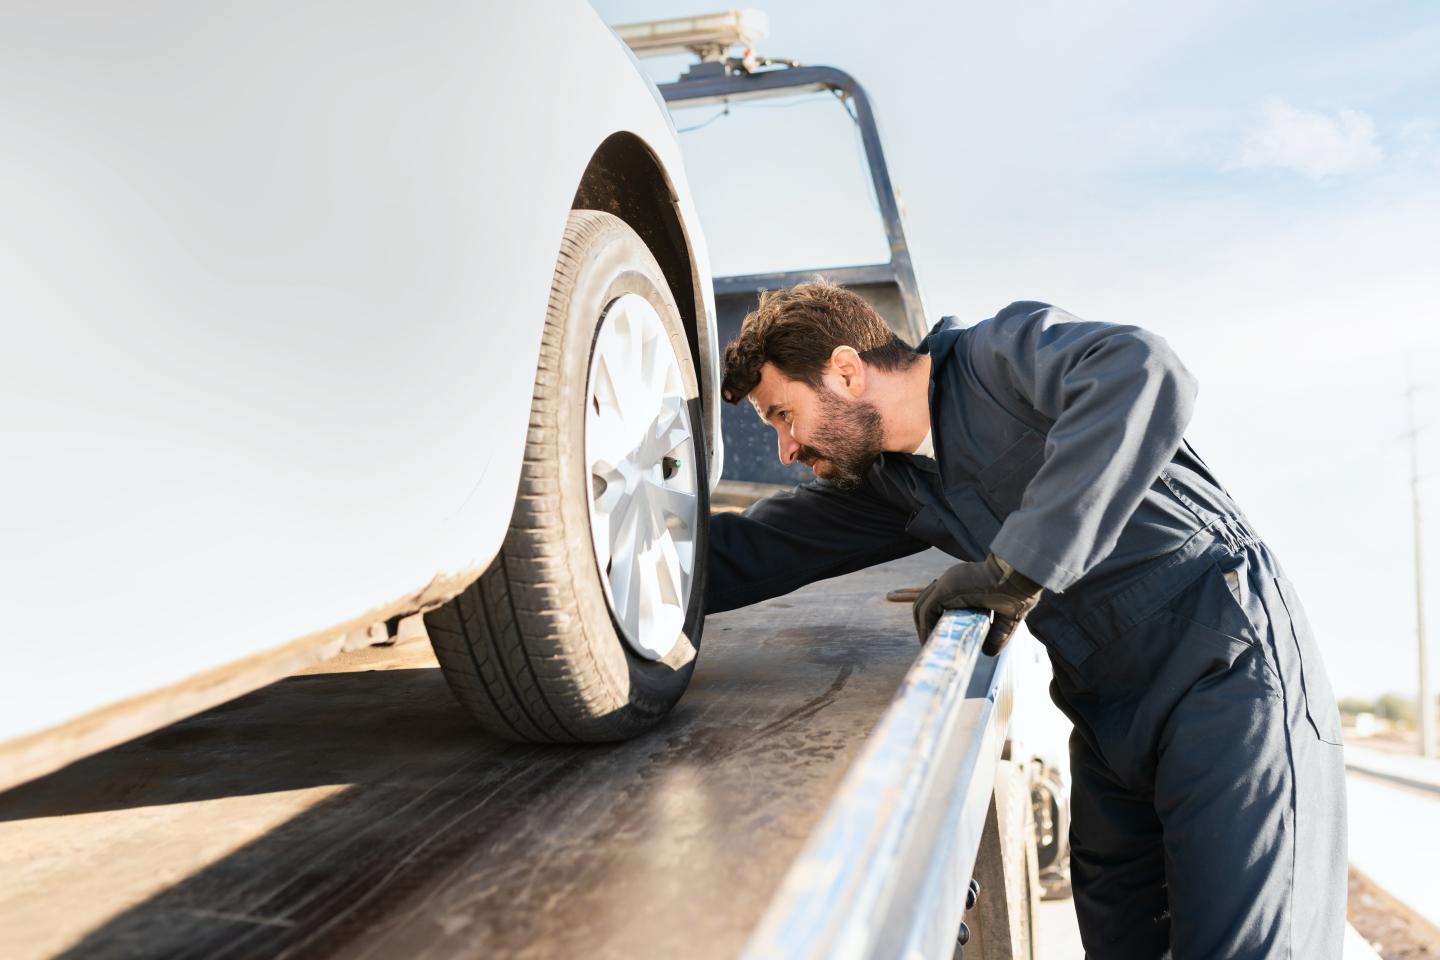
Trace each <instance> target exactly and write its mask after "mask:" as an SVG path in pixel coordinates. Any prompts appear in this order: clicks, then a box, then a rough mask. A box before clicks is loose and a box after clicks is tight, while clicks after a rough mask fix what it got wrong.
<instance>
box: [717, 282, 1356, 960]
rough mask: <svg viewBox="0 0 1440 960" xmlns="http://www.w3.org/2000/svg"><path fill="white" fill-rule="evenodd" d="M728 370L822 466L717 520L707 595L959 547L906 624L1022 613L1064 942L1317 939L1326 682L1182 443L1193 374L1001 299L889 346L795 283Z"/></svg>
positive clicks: (1337, 769)
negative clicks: (1061, 829)
mask: <svg viewBox="0 0 1440 960" xmlns="http://www.w3.org/2000/svg"><path fill="white" fill-rule="evenodd" d="M725 368H726V369H725V382H724V387H723V391H722V392H723V394H724V397H725V399H726V400H727V401H728V402H730V403H738V402H739V401H740V400H742V399H745V398H748V399H749V400H750V401H751V403H752V404H753V405H754V406H755V409H756V410H757V411H758V412H759V414H760V416H761V417H762V418H763V419H764V420H765V421H766V422H767V423H769V424H770V425H771V426H772V427H774V429H775V431H776V433H777V436H778V441H779V455H780V459H781V460H782V461H784V462H785V463H792V462H794V461H796V460H799V461H800V462H802V463H805V464H807V465H808V466H810V467H811V469H813V470H814V471H815V473H816V475H817V477H818V478H819V479H818V480H817V481H815V482H812V483H808V484H805V485H802V486H800V487H798V488H797V489H795V490H794V491H792V492H788V493H783V494H778V495H776V496H772V497H769V498H767V499H765V500H762V501H760V502H759V503H757V504H755V505H754V506H752V507H751V508H750V509H748V510H746V511H745V512H744V513H743V514H729V515H717V516H716V517H714V518H713V520H712V526H711V534H710V543H711V548H710V550H711V560H710V577H709V584H708V587H707V590H706V610H707V612H710V613H715V612H719V611H722V610H729V609H732V608H734V607H739V606H744V605H746V604H751V603H756V602H758V601H760V600H764V599H767V598H769V597H774V596H778V595H780V594H783V593H788V592H789V591H791V590H794V589H796V588H797V587H800V586H803V585H804V584H806V583H810V582H812V581H815V580H820V579H823V578H826V577H834V576H838V575H840V574H844V573H848V572H850V571H853V570H858V569H860V568H862V567H866V566H869V565H871V564H876V563H881V562H883V561H886V560H891V559H894V558H897V557H902V556H906V555H909V554H912V553H916V552H918V551H921V550H924V549H926V548H927V547H931V546H935V547H939V548H940V549H941V550H943V551H945V552H946V553H948V554H950V555H951V556H953V557H956V558H957V559H959V560H960V561H961V562H960V563H958V564H956V565H955V566H953V567H951V568H950V569H949V570H947V571H946V572H944V573H943V574H941V576H940V577H939V578H938V579H937V580H936V581H935V582H934V583H932V584H931V585H930V586H929V587H928V588H926V590H925V592H924V593H922V594H921V596H920V598H919V599H918V600H917V601H916V604H915V617H916V625H917V628H918V630H919V632H920V637H921V640H922V642H923V641H924V640H925V639H926V638H928V636H929V632H930V628H931V627H933V626H934V624H935V622H936V620H938V618H939V616H940V612H941V611H942V610H943V609H949V608H956V607H976V608H981V609H988V610H992V611H994V619H993V621H992V625H991V628H990V632H989V634H988V636H987V640H986V645H985V651H986V652H987V653H991V654H993V653H996V652H998V650H999V649H1000V647H1001V646H1003V645H1004V643H1005V642H1006V640H1008V639H1009V636H1010V633H1011V632H1012V631H1013V630H1014V628H1015V626H1016V624H1017V623H1018V622H1019V621H1020V620H1021V619H1024V620H1025V621H1026V622H1027V624H1028V626H1029V628H1030V630H1031V632H1032V633H1033V634H1034V635H1035V636H1036V637H1037V638H1038V639H1039V640H1040V641H1041V642H1042V643H1043V644H1044V645H1045V647H1046V649H1047V651H1048V652H1049V655H1050V660H1051V663H1052V665H1053V667H1054V680H1053V682H1052V683H1051V686H1050V695H1051V697H1052V698H1053V699H1054V701H1055V703H1056V704H1057V705H1058V706H1059V707H1060V709H1061V710H1063V711H1064V712H1065V714H1066V715H1067V716H1068V717H1069V718H1070V720H1071V721H1072V722H1073V723H1074V732H1073V733H1072V734H1071V737H1070V753H1071V763H1072V774H1073V777H1074V785H1073V796H1072V799H1071V803H1072V825H1071V870H1072V881H1073V887H1074V893H1075V909H1076V912H1077V914H1078V916H1079V921H1080V933H1081V939H1082V940H1083V941H1084V944H1085V951H1086V956H1087V957H1091V958H1102V960H1110V958H1129V957H1144V958H1153V957H1165V956H1173V957H1176V958H1206V960H1215V958H1221V957H1237V958H1238V957H1244V958H1259V957H1266V958H1275V957H1297V958H1305V960H1319V958H1326V957H1335V958H1338V957H1339V956H1340V953H1341V941H1342V935H1343V925H1344V920H1345V889H1346V850H1345V785H1344V772H1343V766H1342V761H1341V748H1340V745H1339V744H1340V724H1339V715H1338V713H1337V711H1336V706H1335V700H1334V696H1333V694H1332V693H1331V690H1330V685H1329V682H1328V681H1327V679H1326V676H1325V669H1324V666H1323V665H1322V664H1321V662H1320V656H1319V651H1318V650H1317V648H1316V644H1315V640H1314V637H1313V635H1312V633H1311V629H1310V625H1309V623H1308V622H1307V620H1306V618H1305V614H1304V611H1303V610H1302V609H1301V606H1300V601H1299V597H1298V596H1297V594H1296V591H1295V588H1294V586H1293V585H1292V584H1291V583H1290V581H1289V580H1288V579H1287V578H1286V576H1285V573H1284V571H1283V570H1282V569H1281V567H1280V564H1279V562H1278V560H1277V559H1276V558H1275V555H1274V554H1273V553H1272V552H1271V551H1270V549H1269V548H1267V547H1266V546H1265V544H1264V542H1263V541H1262V540H1261V539H1260V536H1259V534H1258V533H1257V532H1256V531H1255V528H1254V527H1253V526H1251V524H1250V521H1249V520H1247V519H1246V518H1245V516H1244V514H1242V513H1241V512H1240V508H1239V506H1237V505H1236V503H1235V501H1234V500H1233V499H1231V497H1230V495H1229V493H1227V492H1226V491H1225V488H1224V487H1222V486H1221V485H1220V482H1219V481H1218V480H1216V478H1215V476H1214V475H1213V474H1212V473H1211V472H1210V469H1209V468H1208V467H1207V466H1206V465H1205V463H1204V461H1203V460H1201V459H1200V456H1199V454H1197V453H1196V452H1195V450H1194V448H1193V447H1191V446H1190V444H1189V443H1187V442H1186V441H1185V440H1184V438H1183V436H1182V433H1183V431H1184V429H1185V426H1186V424H1187V422H1188V421H1189V419H1190V415H1191V410H1192V407H1193V404H1194V400H1195V393H1196V385H1195V381H1194V379H1193V378H1192V377H1191V375H1190V374H1189V372H1188V371H1187V370H1186V369H1185V367H1184V366H1182V365H1181V363H1180V361H1179V360H1178V359H1177V358H1176V357H1175V355H1174V353H1172V352H1171V350H1170V348H1169V347H1168V346H1167V345H1166V343H1165V341H1164V340H1163V339H1161V338H1160V337H1158V336H1156V335H1155V334H1153V333H1149V332H1147V331H1145V330H1143V329H1140V328H1138V327H1133V326H1122V325H1116V324H1106V323H1091V322H1087V321H1082V320H1079V319H1077V318H1076V317H1073V316H1071V315H1069V314H1067V313H1065V312H1064V311H1062V310H1059V309H1056V308H1054V307H1051V306H1047V305H1045V304H1042V303H1014V304H1011V305H1010V306H1008V307H1006V308H1005V309H1004V310H1002V311H1000V312H999V313H998V314H997V315H995V316H994V317H992V318H990V319H988V320H985V321H984V322H982V323H979V324H976V325H974V326H972V327H962V326H961V325H960V324H959V323H958V322H957V321H956V320H955V319H954V318H950V317H947V318H944V319H942V320H941V321H940V322H939V323H937V324H936V325H935V327H934V328H933V329H932V330H931V331H930V335H929V336H928V337H926V338H925V340H924V341H923V342H922V343H921V344H920V346H919V347H918V348H916V349H911V348H910V347H909V346H907V345H906V344H905V343H904V342H903V341H901V340H899V339H898V338H896V337H895V336H894V335H893V334H892V333H891V332H890V330H889V329H888V327H887V326H886V325H885V322H884V321H883V320H882V319H881V318H880V317H879V316H878V315H877V314H876V313H875V312H874V311H873V310H872V309H871V308H870V307H869V306H868V305H867V304H866V303H865V302H864V301H863V300H862V299H860V298H859V297H858V296H856V295H854V294H851V293H849V292H847V291H845V290H843V289H841V288H838V287H834V286H830V285H827V284H801V285H800V286H797V287H794V288H792V289H790V290H786V291H782V292H779V293H774V294H770V295H768V296H766V297H765V298H763V299H762V300H761V303H760V306H759V309H758V310H757V311H756V312H755V313H752V314H751V315H750V316H749V317H747V318H746V322H745V325H744V327H743V328H742V330H741V332H740V335H739V336H738V337H737V338H736V340H735V341H734V342H732V343H731V344H730V345H729V346H728V347H727V348H726V351H725ZM927 441H928V443H927ZM930 449H933V456H927V455H925V454H926V453H927V452H928V451H929V450H930Z"/></svg>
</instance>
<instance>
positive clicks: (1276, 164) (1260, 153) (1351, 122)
mask: <svg viewBox="0 0 1440 960" xmlns="http://www.w3.org/2000/svg"><path fill="white" fill-rule="evenodd" d="M1383 158H1384V151H1383V150H1381V148H1380V145H1379V144H1378V143H1376V142H1375V122H1374V121H1373V120H1371V119H1370V117H1368V116H1367V115H1366V114H1363V113H1360V112H1359V111H1357V110H1337V111H1336V112H1335V113H1334V114H1333V115H1329V114H1325V113H1321V112H1319V111H1310V110H1301V109H1299V108H1297V107H1293V106H1291V105H1290V104H1288V103H1286V102H1285V101H1283V100H1278V99H1277V100H1270V101H1269V102H1267V103H1266V104H1265V120H1264V122H1263V123H1262V124H1261V125H1260V126H1259V127H1257V128H1256V129H1254V130H1252V131H1251V132H1250V135H1249V137H1247V138H1246V140H1245V144H1244V146H1243V147H1241V150H1240V162H1239V166H1240V167H1242V168H1245V169H1251V170H1261V169H1279V170H1291V171H1294V172H1295V173H1299V174H1302V175H1304V176H1307V177H1309V178H1310V179H1312V180H1324V179H1325V178H1326V177H1333V176H1341V175H1344V174H1347V173H1362V172H1364V171H1366V170H1373V169H1374V168H1375V167H1378V166H1379V165H1380V161H1381V160H1382V159H1383Z"/></svg>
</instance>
